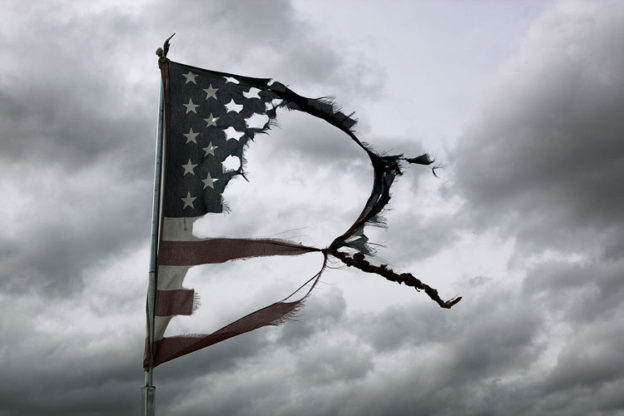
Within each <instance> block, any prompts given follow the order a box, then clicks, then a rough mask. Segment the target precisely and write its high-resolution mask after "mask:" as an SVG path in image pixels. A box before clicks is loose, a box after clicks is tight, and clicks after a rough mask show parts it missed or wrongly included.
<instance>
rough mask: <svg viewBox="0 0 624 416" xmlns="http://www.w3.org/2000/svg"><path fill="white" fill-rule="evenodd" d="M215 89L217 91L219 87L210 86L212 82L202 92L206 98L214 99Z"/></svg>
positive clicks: (215, 97) (215, 95) (215, 96)
mask: <svg viewBox="0 0 624 416" xmlns="http://www.w3.org/2000/svg"><path fill="white" fill-rule="evenodd" d="M217 91H219V88H212V84H210V85H209V86H208V88H206V89H204V92H205V93H206V99H208V98H214V99H215V100H216V99H217Z"/></svg>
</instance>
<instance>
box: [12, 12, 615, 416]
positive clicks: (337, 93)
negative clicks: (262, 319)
mask: <svg viewBox="0 0 624 416" xmlns="http://www.w3.org/2000/svg"><path fill="white" fill-rule="evenodd" d="M129 4H130V5H128V4H126V2H123V1H93V2H61V1H50V2H48V1H38V2H23V1H17V0H1V1H0V6H1V8H0V10H1V11H0V42H1V44H2V48H0V60H1V62H2V64H1V65H0V126H1V129H0V137H1V140H0V192H1V195H2V197H1V200H2V203H1V204H0V225H1V227H0V262H1V267H0V314H1V315H0V316H2V318H0V330H1V336H0V415H41V414H50V415H120V414H131V415H136V414H138V412H139V405H140V387H141V385H142V384H143V371H142V354H143V339H144V335H145V317H144V307H145V306H144V302H145V294H146V289H147V270H148V260H149V232H150V214H151V198H152V179H153V158H154V142H155V138H156V120H157V111H158V91H159V72H158V68H157V58H156V56H155V55H154V51H155V49H156V48H158V47H159V46H161V45H162V42H163V41H164V39H165V38H166V37H168V36H169V35H170V34H172V33H173V32H176V33H177V35H176V36H175V37H174V38H173V40H172V46H171V50H170V52H169V57H170V58H171V59H172V60H174V61H177V62H182V63H186V64H189V65H193V66H198V67H203V68H209V69H214V70H220V71H226V72H232V73H238V74H241V75H248V76H255V77H272V78H274V79H276V80H279V81H281V82H283V83H285V84H287V85H289V86H290V87H291V88H292V89H293V90H295V91H296V92H298V93H300V94H302V95H306V96H312V97H317V96H326V95H331V96H334V97H336V101H337V103H338V104H340V105H341V106H342V108H343V110H344V111H345V112H351V111H355V112H356V114H357V117H358V119H359V124H358V125H357V127H356V130H357V132H358V135H359V136H360V137H361V138H362V139H363V140H364V141H366V142H368V143H369V144H370V145H371V146H372V147H373V148H374V149H376V150H378V151H380V152H388V153H405V154H406V155H418V154H420V153H422V152H425V151H426V152H429V153H431V154H432V156H433V157H434V158H436V160H437V163H438V165H440V166H442V169H440V170H439V171H438V173H439V175H440V178H435V177H434V176H433V175H432V174H431V172H430V170H428V169H427V168H424V167H420V166H413V167H411V168H410V169H407V170H406V172H405V174H404V175H403V176H401V177H400V178H399V179H398V182H397V183H396V184H395V186H394V188H393V198H392V201H391V203H390V208H391V209H390V210H389V211H388V212H387V215H386V217H387V222H388V229H385V230H383V229H372V230H369V235H370V236H371V238H372V240H373V241H374V242H376V243H379V244H381V246H380V247H379V251H378V255H377V261H379V262H387V263H389V264H391V265H392V266H393V267H394V268H396V269H397V270H400V271H409V272H412V273H413V274H415V275H416V276H418V277H419V278H421V279H422V280H423V281H425V282H427V283H429V284H430V285H432V286H434V287H437V288H439V290H440V292H441V294H442V297H443V298H447V299H448V298H451V297H454V296H458V295H461V296H463V297H464V299H463V300H462V302H461V303H459V304H458V305H456V306H455V307H454V308H453V309H451V310H443V309H440V308H439V307H438V306H437V305H436V304H435V303H434V302H432V301H431V300H429V299H428V298H427V297H426V296H425V295H424V294H423V293H417V292H415V291H413V290H410V289H409V288H407V287H403V286H399V285H396V284H393V283H391V282H388V281H385V280H384V279H382V278H380V277H377V276H373V275H364V274H363V273H358V272H357V271H352V270H348V269H346V268H344V267H338V266H340V265H339V264H337V263H335V262H333V263H332V266H336V267H335V268H334V269H331V270H328V271H327V272H326V273H325V274H324V275H323V279H322V281H321V283H320V285H319V287H318V288H317V289H316V290H315V291H314V292H313V294H312V296H311V298H310V299H309V301H308V302H307V304H306V306H305V308H304V309H303V310H302V311H301V312H300V313H299V315H298V317H297V319H296V320H295V321H292V322H289V323H287V324H285V325H283V326H281V327H276V328H263V329H260V330H258V331H256V332H254V333H250V334H246V335H243V336H240V337H238V338H235V339H231V340H228V341H226V342H223V343H221V344H218V345H216V346H213V347H211V348H208V349H205V350H202V351H199V352H196V353H193V354H190V355H188V356H185V357H182V358H180V359H177V360H174V361H171V362H168V363H165V364H163V365H162V366H160V367H157V368H156V370H155V384H156V387H157V390H156V393H157V394H156V395H157V411H158V414H160V415H170V414H179V415H328V416H329V415H362V414H370V415H415V414H416V415H566V416H575V415H579V416H580V415H591V416H599V415H624V395H622V391H624V354H622V351H624V331H622V328H623V323H624V309H623V308H622V306H623V305H622V303H623V301H622V299H623V298H624V257H623V255H622V253H623V251H624V225H623V224H624V191H623V189H624V188H622V186H621V185H617V183H619V182H620V178H622V177H624V139H623V137H624V117H623V116H622V109H624V48H623V47H622V45H624V2H621V1H561V2H560V1H517V2H501V1H471V2H467V1H466V2H460V1H433V0H432V1H398V0H396V1H386V2H375V1H355V0H354V1H340V2H332V1H303V0H301V1H286V0H284V1H277V0H276V1H251V0H249V1H237V2H227V1H196V2H191V1H185V2H165V1H162V2H158V1H136V2H132V3H129ZM278 123H279V127H276V128H274V129H273V130H272V132H271V134H270V135H268V136H266V135H262V136H258V137H257V138H256V141H255V142H254V143H253V144H252V145H251V146H250V148H249V149H248V151H247V153H246V156H247V158H248V164H247V172H248V173H249V180H250V181H249V182H245V181H244V180H242V179H241V180H235V181H233V182H232V183H231V184H230V186H229V187H228V189H227V191H226V193H225V195H224V197H225V201H226V203H227V204H228V205H229V207H230V209H231V212H230V213H229V214H227V215H222V216H219V217H218V218H216V217H214V216H213V217H211V218H206V220H205V221H204V220H202V221H200V222H199V223H198V224H197V225H196V229H195V233H196V234H197V235H199V236H226V235H229V236H232V235H235V236H246V237H248V236H263V237H267V236H273V237H275V236H278V237H283V238H288V239H293V240H296V241H301V242H303V243H304V244H312V245H318V246H322V245H324V244H327V243H329V242H330V241H331V240H332V239H333V238H334V237H335V236H336V235H338V234H341V233H342V232H343V231H344V230H345V228H346V227H348V226H349V225H350V223H351V222H353V220H354V219H355V217H356V216H357V215H358V213H359V210H360V209H361V208H362V206H363V204H364V202H365V201H366V198H367V197H368V194H369V192H370V187H371V180H372V170H371V167H370V164H369V162H368V160H367V159H366V157H365V155H364V154H362V152H361V151H358V149H357V148H356V147H355V146H354V145H353V144H352V142H350V141H349V139H348V137H346V136H345V135H343V134H342V133H340V132H339V131H337V130H336V129H334V128H331V126H327V125H324V124H323V122H322V121H320V120H310V118H309V117H306V116H305V115H302V114H296V113H288V112H282V113H278ZM319 265H320V264H319V258H318V257H315V255H313V254H310V255H306V256H302V257H300V258H268V259H267V258H265V259H253V260H248V261H243V262H233V263H226V264H223V265H218V266H214V265H213V266H202V267H197V268H194V269H193V270H192V271H191V272H190V274H189V276H188V277H187V280H186V281H185V286H186V287H190V288H194V289H196V290H197V291H198V292H199V294H200V296H201V297H202V303H201V307H200V309H199V310H198V311H197V312H196V314H195V315H193V316H192V317H180V318H175V319H174V322H173V323H172V325H171V326H170V328H169V329H168V331H171V332H168V333H167V334H168V335H175V334H176V333H197V332H200V333H201V332H204V333H206V332H210V331H213V330H215V329H217V328H219V327H220V326H222V325H224V324H226V323H228V322H229V320H232V319H235V318H237V317H238V316H240V315H242V314H244V313H247V312H249V311H250V310H251V308H254V307H259V306H263V305H265V304H267V303H270V302H273V301H275V300H278V299H281V298H282V297H283V296H285V295H287V294H288V293H290V291H292V290H293V289H294V288H296V287H297V286H298V285H299V284H301V283H302V282H303V281H305V280H307V279H308V278H309V277H310V276H311V275H312V274H314V273H315V272H316V270H317V269H318V267H319Z"/></svg>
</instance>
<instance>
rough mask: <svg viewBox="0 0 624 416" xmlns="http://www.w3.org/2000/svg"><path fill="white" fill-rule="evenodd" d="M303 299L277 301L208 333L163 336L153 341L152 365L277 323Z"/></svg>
mask: <svg viewBox="0 0 624 416" xmlns="http://www.w3.org/2000/svg"><path fill="white" fill-rule="evenodd" d="M304 300H305V298H303V299H300V300H298V301H295V302H277V303H274V304H272V305H269V306H267V307H265V308H262V309H260V310H257V311H256V312H254V313H251V314H249V315H247V316H245V317H243V318H241V319H239V320H238V321H236V322H233V323H231V324H229V325H227V326H225V327H223V328H221V329H219V330H218V331H216V332H213V333H212V334H210V335H198V336H177V337H168V338H163V339H161V340H160V341H157V342H155V343H154V348H155V351H156V353H155V357H154V363H153V366H154V367H156V366H157V365H159V364H162V363H164V362H167V361H170V360H173V359H174V358H177V357H181V356H183V355H185V354H188V353H190V352H193V351H197V350H199V349H202V348H205V347H208V346H210V345H213V344H216V343H218V342H221V341H225V340H226V339H228V338H232V337H235V336H237V335H240V334H244V333H245V332H249V331H253V330H254V329H257V328H260V327H263V326H266V325H278V324H279V323H281V322H282V321H283V320H284V319H286V318H287V317H288V315H289V314H291V313H293V312H294V311H295V310H296V309H297V308H298V307H299V306H300V305H301V304H302V303H303V301H304Z"/></svg>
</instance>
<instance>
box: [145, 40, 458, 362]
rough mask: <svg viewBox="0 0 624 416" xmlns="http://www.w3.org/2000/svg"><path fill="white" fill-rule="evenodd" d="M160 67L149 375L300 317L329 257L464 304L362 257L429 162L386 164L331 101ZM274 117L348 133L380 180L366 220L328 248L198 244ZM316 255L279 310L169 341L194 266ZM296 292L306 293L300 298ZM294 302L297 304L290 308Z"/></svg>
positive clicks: (184, 308) (163, 62) (185, 306)
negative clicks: (411, 177)
mask: <svg viewBox="0 0 624 416" xmlns="http://www.w3.org/2000/svg"><path fill="white" fill-rule="evenodd" d="M165 46H166V47H167V46H168V45H167V44H166V45H165ZM159 65H160V68H161V73H162V79H163V85H164V91H165V96H164V97H165V99H164V109H165V126H166V128H165V157H164V165H165V167H164V185H163V190H162V191H163V201H162V216H161V230H162V231H161V233H160V241H159V251H158V265H159V267H158V276H157V287H158V290H157V292H156V320H155V331H154V332H155V339H154V343H153V345H151V346H150V345H146V354H145V359H144V367H145V368H150V367H155V366H157V365H159V364H162V363H164V362H166V361H169V360H172V359H174V358H176V357H179V356H182V355H184V354H188V353H190V352H192V351H196V350H198V349H200V348H204V347H206V346H209V345H213V344H215V343H217V342H220V341H223V340H225V339H228V338H231V337H233V336H236V335H240V334H242V333H245V332H249V331H252V330H254V329H256V328H260V327H262V326H267V325H277V324H279V323H282V322H284V321H285V320H287V319H288V318H289V317H291V316H292V315H293V314H294V313H295V312H296V311H297V310H298V309H299V308H301V306H302V305H303V303H304V301H305V299H306V298H307V297H308V295H309V294H310V292H311V291H312V289H313V288H314V287H315V285H316V284H317V282H318V281H319V279H320V277H321V275H322V273H323V271H324V270H325V268H326V267H327V260H328V256H332V257H335V258H336V259H338V260H340V261H341V262H342V263H344V264H345V265H346V266H349V267H355V268H357V269H360V270H362V271H364V272H366V273H373V274H377V275H379V276H382V277H384V278H385V279H387V280H390V281H393V282H397V283H399V284H405V285H407V286H411V287H414V288H415V289H416V290H418V291H421V290H422V291H424V292H425V293H426V294H427V295H428V296H429V297H430V298H431V299H432V300H433V301H435V302H436V303H437V304H438V305H439V306H441V307H442V308H447V309H448V308H451V307H452V306H453V305H455V304H457V302H459V301H460V300H461V298H460V297H458V298H455V299H451V300H447V301H445V300H443V299H441V298H440V296H439V294H438V292H437V290H435V289H434V288H432V287H431V286H429V285H427V284H425V283H423V282H421V281H420V280H419V279H417V278H416V277H414V276H413V275H412V274H411V273H400V274H399V273H397V272H395V271H393V270H392V269H391V268H389V267H388V266H387V265H385V264H382V265H380V266H376V265H373V264H371V263H370V262H369V261H368V260H366V257H365V256H372V250H371V248H370V245H369V239H368V237H367V236H366V234H365V227H366V226H367V225H380V224H381V225H383V220H382V218H381V213H382V212H383V210H384V208H385V207H386V206H387V204H388V202H389V201H390V189H391V186H392V184H393V182H394V180H395V178H396V177H397V176H399V175H401V174H402V169H403V167H404V166H405V165H410V164H416V165H423V166H430V165H432V163H433V160H432V159H431V158H430V157H429V155H427V154H423V155H420V156H416V157H404V156H403V155H402V154H398V155H381V154H379V153H377V152H375V151H374V150H373V149H372V148H371V147H370V146H368V145H366V144H365V143H363V142H362V141H360V140H359V138H358V137H357V136H356V135H355V133H354V130H353V128H354V126H355V124H356V120H355V119H354V118H353V114H349V115H347V114H344V113H343V112H342V111H340V110H339V109H338V108H337V107H336V105H335V103H334V102H333V101H332V100H329V99H328V98H325V97H321V98H315V99H314V98H306V97H303V96H300V95H298V94H296V93H295V92H294V91H292V90H291V89H289V88H288V87H286V86H285V85H284V84H282V83H279V82H276V81H272V80H270V79H265V78H250V77H244V76H240V75H235V74H229V73H224V72H216V71H209V70H206V69H201V68H197V67H192V66H188V65H183V64H180V63H175V62H171V61H169V60H168V59H167V58H166V52H165V54H164V55H161V58H160V60H159ZM278 109H287V110H292V111H301V112H304V113H307V114H309V115H311V116H314V117H318V118H320V119H323V120H325V121H326V122H328V123H329V124H331V125H333V126H335V127H336V128H338V129H340V130H342V131H343V132H344V133H345V134H346V135H347V136H348V137H349V138H350V139H351V140H352V141H353V142H354V143H355V144H356V145H357V146H359V147H360V148H361V149H362V150H363V151H364V152H366V154H367V155H368V157H369V159H370V161H371V165H372V168H373V171H374V180H373V187H372V190H371V194H370V196H369V198H368V200H367V202H366V204H365V205H364V207H363V209H362V212H361V213H360V215H359V216H358V217H357V218H356V219H355V221H354V222H353V224H352V225H351V226H350V227H349V228H348V229H347V230H346V231H344V232H343V233H342V234H341V235H339V236H337V237H335V238H333V240H331V242H330V243H329V244H328V245H327V247H324V248H316V247H310V246H305V245H302V244H299V243H295V242H291V241H286V240H281V239H243V238H238V239H237V238H231V239H230V238H227V239H226V238H212V239H198V238H196V237H194V236H193V235H192V225H193V222H194V221H195V220H196V219H197V218H199V217H201V216H203V215H205V214H208V213H213V214H214V213H221V212H223V211H224V210H226V206H225V204H224V201H223V197H222V195H223V192H224V190H225V188H226V187H227V185H228V183H229V181H230V180H232V179H233V178H235V177H237V176H243V177H244V176H245V158H244V151H245V149H246V148H247V147H248V145H249V144H250V143H251V141H252V140H253V139H254V137H255V136H256V135H257V134H258V133H267V132H268V131H269V130H270V128H271V126H272V125H274V123H275V120H276V117H277V110H278ZM228 157H236V158H238V159H240V161H241V163H240V166H239V167H238V168H237V169H233V170H230V169H227V168H225V167H224V164H223V162H224V160H225V159H227V158H228ZM434 174H435V171H434ZM311 252H320V253H322V255H323V264H322V266H321V268H320V270H319V271H318V273H317V274H316V275H315V276H313V277H312V278H310V279H309V280H308V281H307V282H306V283H305V284H304V285H302V286H301V287H300V288H299V289H297V290H296V291H295V292H293V293H292V294H291V295H289V296H288V297H286V298H285V299H283V300H282V301H279V302H276V303H274V304H272V305H269V306H266V307H264V308H261V309H259V310H257V311H255V312H253V313H251V314H249V315H246V316H244V317H242V318H240V319H239V320H237V321H235V322H233V323H231V324H229V325H226V326H225V327H223V328H221V329H219V330H218V331H215V332H213V333H211V334H206V335H182V336H175V337H165V336H164V332H165V329H166V327H167V325H168V323H169V321H170V320H171V318H172V317H173V316H176V315H189V314H191V313H192V312H193V310H194V309H195V308H196V307H197V295H196V294H195V293H194V291H193V290H192V289H186V288H183V287H182V283H183V281H184V277H185V275H186V272H187V270H188V268H189V267H191V266H193V265H199V264H209V263H222V262H225V261H230V260H236V259H242V258H250V257H258V256H274V255H299V254H305V253H311ZM305 288H307V290H306V289H305ZM300 292H304V293H303V294H302V295H299V297H298V298H295V297H296V296H297V295H298V294H299V293H300ZM291 298H293V299H294V300H289V299H291Z"/></svg>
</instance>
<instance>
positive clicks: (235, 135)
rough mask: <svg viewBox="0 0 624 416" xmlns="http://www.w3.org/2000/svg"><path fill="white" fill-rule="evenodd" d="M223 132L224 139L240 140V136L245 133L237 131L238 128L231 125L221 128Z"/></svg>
mask: <svg viewBox="0 0 624 416" xmlns="http://www.w3.org/2000/svg"><path fill="white" fill-rule="evenodd" d="M223 132H224V133H225V138H226V139H234V140H240V138H241V137H243V136H244V135H245V132H244V131H238V130H236V129H235V128H234V127H232V126H230V127H228V128H227V129H225V130H223Z"/></svg>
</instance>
